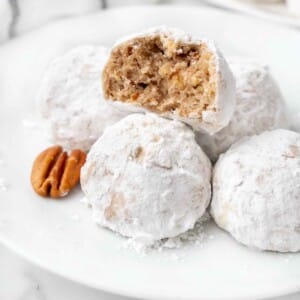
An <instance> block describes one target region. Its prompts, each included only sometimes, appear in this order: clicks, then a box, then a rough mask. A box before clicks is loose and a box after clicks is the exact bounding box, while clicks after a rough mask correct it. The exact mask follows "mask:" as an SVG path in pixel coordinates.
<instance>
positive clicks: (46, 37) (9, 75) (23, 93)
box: [0, 7, 300, 300]
mask: <svg viewBox="0 0 300 300" xmlns="http://www.w3.org/2000/svg"><path fill="white" fill-rule="evenodd" d="M162 23H164V24H167V25H172V26H178V27H182V28H183V29H186V30H188V31H191V32H193V33H198V34H205V35H207V36H208V37H211V38H214V39H216V40H217V41H218V43H219V45H220V46H221V47H222V48H223V50H224V52H225V54H226V55H228V54H242V55H251V56H256V57H258V58H260V59H263V60H265V61H267V62H269V63H270V64H271V66H272V69H273V72H274V74H275V75H276V77H277V79H278V80H279V82H280V85H281V87H282V89H283V92H284V95H285V96H286V97H287V99H288V100H289V103H290V106H291V107H292V108H294V109H297V108H299V102H298V101H299V100H300V99H299V95H300V77H299V70H300V60H299V51H300V36H299V34H298V33H296V32H294V31H291V30H287V29H283V28H280V27H276V26H273V25H269V24H266V23H263V22H258V21H257V20H256V21H255V22H253V21H252V20H251V19H248V18H247V17H245V16H241V17H239V16H237V15H232V14H229V13H227V14H225V13H222V12H219V11H213V10H210V9H203V8H195V7H193V8H184V7H181V8H180V7H172V8H168V7H143V8H122V9H116V10H111V11H107V12H103V13H98V14H96V15H91V16H89V17H81V18H76V19H69V20H61V21H57V22H55V23H53V24H49V25H48V26H46V27H44V28H42V29H40V30H38V31H35V32H34V33H30V34H28V35H24V36H22V37H20V38H19V39H16V40H14V41H12V42H10V43H8V44H7V45H4V46H2V47H1V48H0V66H1V68H0V141H1V143H0V157H1V159H3V160H4V165H2V166H0V177H4V178H5V179H6V181H7V183H8V185H9V186H8V190H7V191H3V190H1V187H0V239H1V241H2V242H3V243H4V244H6V245H8V246H9V247H11V248H12V249H14V250H15V251H16V252H18V253H19V254H21V255H23V256H24V257H26V258H27V259H28V260H30V261H32V262H34V263H36V264H38V265H39V266H41V267H44V268H45V269H47V270H50V271H52V272H55V273H57V274H60V275H62V276H65V277H67V278H70V279H73V280H75V281H78V282H80V283H83V284H86V285H89V286H92V287H95V288H99V289H103V290H106V291H111V292H115V293H119V294H123V295H128V296H135V297H140V298H151V299H197V300H199V299H205V300H208V299H231V300H233V299H253V298H255V299H258V298H260V297H267V296H274V295H281V294H285V293H288V292H293V291H297V290H300V254H276V253H263V252H259V251H256V250H251V249H248V248H246V247H243V246H241V245H239V244H238V243H236V242H235V241H234V240H233V239H232V238H231V237H230V236H229V235H227V234H226V233H225V232H222V231H221V230H219V229H217V228H216V227H215V226H214V225H213V224H210V225H208V226H207V228H206V230H207V234H208V235H210V236H211V237H213V238H212V239H208V240H206V241H205V242H204V243H203V244H202V245H200V246H199V247H196V246H194V247H189V248H187V249H179V250H169V251H163V252H162V253H159V252H152V253H150V254H148V255H147V256H146V257H141V256H139V255H137V253H136V252H134V251H132V250H128V249H127V250H126V249H123V248H122V245H123V244H124V239H123V238H121V237H118V236H117V235H115V234H113V233H112V232H110V231H107V230H104V229H101V228H99V227H98V226H96V225H95V224H94V223H93V222H92V220H91V218H90V217H91V211H90V209H89V208H87V207H85V206H84V205H83V204H82V203H80V202H79V199H80V198H81V197H82V194H81V192H80V191H79V190H78V191H77V192H75V193H73V194H72V195H71V196H70V197H69V198H68V199H65V200H61V201H53V200H45V199H41V198H39V197H38V196H36V195H35V194H34V193H33V191H32V189H31V187H30V183H29V174H30V168H31V163H32V161H33V159H34V157H35V156H36V154H37V153H38V152H39V151H40V150H42V149H43V148H44V146H46V145H47V143H46V142H45V137H44V136H43V132H42V131H41V129H40V128H39V127H40V126H39V125H38V126H37V127H35V126H33V125H34V124H32V123H30V122H29V121H31V120H32V116H34V114H35V112H34V95H35V93H36V90H37V88H38V85H39V80H40V76H41V74H42V72H43V70H44V68H45V66H46V65H47V63H48V61H49V60H50V59H51V58H52V57H54V56H56V55H57V54H59V53H62V52H63V51H65V50H66V49H69V48H70V47H72V46H74V45H78V44H82V43H103V44H105V45H111V44H112V42H113V41H114V40H115V39H116V38H118V37H120V36H122V35H123V34H125V33H129V32H132V31H137V30H140V29H142V28H145V27H147V26H149V25H157V24H162ZM175 257H179V258H180V259H179V260H177V259H174V258H175ZM181 258H183V259H181Z"/></svg>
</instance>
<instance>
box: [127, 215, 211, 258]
mask: <svg viewBox="0 0 300 300" xmlns="http://www.w3.org/2000/svg"><path fill="white" fill-rule="evenodd" d="M209 220H210V215H209V214H208V213H207V212H206V213H205V214H204V215H203V216H202V217H201V218H200V219H199V220H198V221H197V222H196V223H195V226H194V228H192V229H190V230H188V231H186V232H184V233H181V234H179V235H178V236H175V237H172V238H166V239H162V240H159V241H156V242H154V243H153V244H150V245H148V244H147V243H143V242H142V241H140V240H138V239H134V238H129V239H127V240H126V241H125V242H124V243H123V245H122V247H123V248H125V249H132V250H134V251H136V252H137V253H138V254H141V255H146V254H147V253H148V252H150V251H159V252H161V251H163V250H165V249H180V248H185V247H188V246H200V245H202V244H203V243H204V242H205V240H207V239H210V235H207V234H206V233H205V223H206V222H208V221H209ZM174 255H175V254H174ZM171 258H172V257H171ZM173 258H174V257H173ZM175 260H178V257H177V258H176V259H175Z"/></svg>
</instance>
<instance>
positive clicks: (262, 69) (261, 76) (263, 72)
mask: <svg viewBox="0 0 300 300" xmlns="http://www.w3.org/2000/svg"><path fill="white" fill-rule="evenodd" d="M229 65H230V68H231V70H232V71H233V74H234V76H235V78H236V108H235V112H234V114H233V117H232V119H231V121H230V123H229V124H228V125H227V126H226V127H225V128H223V129H222V130H220V131H219V132H217V133H215V134H214V135H208V134H201V133H196V139H197V142H198V143H199V144H200V145H201V147H202V148H203V150H204V151H205V152H206V154H207V155H208V156H209V157H210V159H211V160H212V161H216V160H217V159H218V157H219V155H220V154H221V153H223V152H225V151H226V150H227V149H228V148H229V147H230V146H231V145H232V144H233V143H235V142H237V141H238V140H240V139H241V138H242V137H245V136H252V135H255V134H259V133H261V132H263V131H266V130H271V129H277V128H287V127H288V122H287V113H286V108H285V103H284V100H283V97H282V95H281V92H280V90H279V88H278V85H277V83H276V82H275V81H274V79H273V78H272V76H271V75H270V72H269V68H268V67H267V66H265V65H262V64H261V63H259V62H256V61H253V60H251V59H246V58H242V57H240V58H238V57H237V58H231V59H229Z"/></svg>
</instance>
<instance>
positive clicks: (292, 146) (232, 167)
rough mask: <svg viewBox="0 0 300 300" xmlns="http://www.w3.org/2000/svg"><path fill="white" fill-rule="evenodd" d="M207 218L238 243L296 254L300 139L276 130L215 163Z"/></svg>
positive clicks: (299, 230) (299, 220)
mask: <svg viewBox="0 0 300 300" xmlns="http://www.w3.org/2000/svg"><path fill="white" fill-rule="evenodd" d="M211 214H212V216H213V218H214V220H215V221H216V223H217V224H218V225H219V226H220V227H221V228H223V229H225V230H227V231H228V232H229V233H230V234H231V235H232V236H233V237H234V238H235V239H236V240H238V241H239V242H241V243H243V244H245V245H247V246H251V247H257V248H259V249H263V250H272V251H280V252H288V251H291V252H295V251H299V250H300V135H299V134H298V133H296V132H293V131H288V130H283V129H277V130H274V131H266V132H264V133H262V134H261V135H258V136H253V137H251V138H246V139H244V140H243V141H241V142H239V143H236V144H234V145H233V146H232V147H231V148H230V149H229V150H228V151H227V152H226V153H225V154H223V155H221V157H220V159H219V160H218V162H217V164H216V166H215V170H214V176H213V199H212V203H211Z"/></svg>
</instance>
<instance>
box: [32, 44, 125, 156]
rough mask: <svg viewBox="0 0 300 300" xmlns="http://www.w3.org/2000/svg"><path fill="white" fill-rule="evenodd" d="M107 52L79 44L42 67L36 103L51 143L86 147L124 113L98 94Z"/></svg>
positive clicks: (103, 49) (100, 92) (87, 148)
mask: <svg viewBox="0 0 300 300" xmlns="http://www.w3.org/2000/svg"><path fill="white" fill-rule="evenodd" d="M107 52H108V51H107V49H106V48H104V47H101V46H80V47H77V48H74V49H73V50H70V51H69V52H67V53H66V54H64V55H63V56H61V57H59V58H57V59H56V60H54V61H53V62H52V63H51V64H50V65H49V67H48V69H47V70H46V73H45V75H44V78H43V80H42V83H41V86H40V88H39V92H38V95H37V102H38V109H39V112H40V114H41V116H42V118H43V119H44V120H45V121H46V124H47V127H48V129H49V132H50V137H51V140H52V142H53V143H55V144H59V145H61V146H63V147H64V148H66V149H74V148H79V149H82V150H89V148H90V147H91V145H92V144H93V143H94V142H95V141H96V140H97V138H98V137H99V136H100V135H101V134H102V132H103V130H104V129H105V128H106V127H107V126H109V125H111V124H114V123H115V122H117V121H118V120H120V119H121V118H122V117H124V116H125V115H126V114H125V113H124V112H120V111H119V110H117V109H115V108H113V107H111V106H109V105H107V103H106V102H105V101H104V100H103V97H102V90H101V81H100V78H101V72H102V69H103V66H104V63H105V60H106V58H107Z"/></svg>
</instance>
